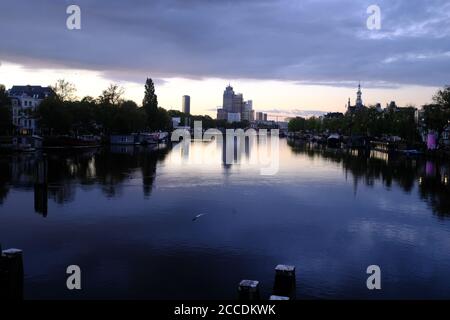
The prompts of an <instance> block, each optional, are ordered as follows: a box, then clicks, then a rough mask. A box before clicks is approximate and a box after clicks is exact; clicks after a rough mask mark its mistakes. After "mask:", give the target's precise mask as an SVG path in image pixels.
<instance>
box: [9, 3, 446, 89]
mask: <svg viewBox="0 0 450 320" xmlns="http://www.w3.org/2000/svg"><path fill="white" fill-rule="evenodd" d="M0 1H1V2H0V3H1V8H0V28H1V30H2V31H3V36H2V40H1V41H0V60H5V61H10V62H15V63H20V64H22V65H26V66H27V67H31V68H36V67H42V68H44V67H52V68H55V67H62V68H77V69H89V70H96V71H101V72H103V73H104V75H105V77H108V78H111V79H122V80H126V81H133V82H138V83H142V82H143V79H145V77H146V76H148V75H151V76H152V77H155V78H170V77H185V78H194V79H197V78H208V77H217V78H223V79H235V78H248V79H278V80H292V81H296V82H299V83H302V84H325V85H332V86H348V85H351V86H354V83H352V81H357V80H361V81H364V83H365V86H366V87H367V86H371V85H372V86H374V87H395V86H399V85H405V84H418V85H426V86H442V85H444V84H446V83H449V82H450V81H449V73H450V2H449V1H448V0H428V1H427V0H386V1H379V0H373V1H364V0H363V1H362V0H355V1H349V0H323V1H317V0H316V1H313V0H296V1H290V0H233V1H225V0H222V1H218V0H153V1H143V0H134V1H112V0H108V1H100V0H96V1H87V0H79V1H55V0H39V1H31V0H30V1H22V0H14V1H6V0H0ZM69 4H78V5H79V6H80V7H81V10H82V29H81V30H75V31H70V30H67V29H66V18H67V14H66V7H67V6H68V5H69ZM371 4H377V5H379V6H380V8H381V10H382V11H381V12H382V29H381V30H379V31H376V30H374V31H371V30H368V29H367V28H366V20H367V17H368V14H367V13H366V9H367V7H368V6H369V5H371Z"/></svg>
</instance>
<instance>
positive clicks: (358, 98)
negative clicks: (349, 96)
mask: <svg viewBox="0 0 450 320" xmlns="http://www.w3.org/2000/svg"><path fill="white" fill-rule="evenodd" d="M361 97H362V92H361V83H359V84H358V91H357V92H356V104H355V107H357V108H360V107H362V106H363V102H362V98H361Z"/></svg>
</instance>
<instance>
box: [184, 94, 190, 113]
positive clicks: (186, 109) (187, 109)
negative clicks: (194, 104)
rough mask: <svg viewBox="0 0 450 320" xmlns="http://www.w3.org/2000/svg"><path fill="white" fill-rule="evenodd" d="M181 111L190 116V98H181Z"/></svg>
mask: <svg viewBox="0 0 450 320" xmlns="http://www.w3.org/2000/svg"><path fill="white" fill-rule="evenodd" d="M182 111H183V113H186V114H191V97H190V96H183V99H182Z"/></svg>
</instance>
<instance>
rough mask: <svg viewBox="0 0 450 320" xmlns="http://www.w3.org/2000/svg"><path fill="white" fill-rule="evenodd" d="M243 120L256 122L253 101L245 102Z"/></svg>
mask: <svg viewBox="0 0 450 320" xmlns="http://www.w3.org/2000/svg"><path fill="white" fill-rule="evenodd" d="M241 118H242V120H247V121H255V112H254V111H253V101H252V100H248V101H245V102H244V108H243V110H242V117H241Z"/></svg>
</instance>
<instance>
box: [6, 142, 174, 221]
mask: <svg viewBox="0 0 450 320" xmlns="http://www.w3.org/2000/svg"><path fill="white" fill-rule="evenodd" d="M168 151H169V150H168V148H167V147H166V146H159V147H158V148H156V147H129V146H125V147H118V148H116V147H112V148H111V149H110V150H109V149H107V148H105V149H89V150H71V151H60V152H52V153H48V154H43V153H30V154H16V155H10V156H5V157H2V158H1V159H0V172H1V173H2V174H1V177H0V205H1V204H2V203H3V201H4V200H5V198H6V197H7V196H8V193H9V190H10V188H14V189H17V190H33V191H34V210H35V212H36V213H39V214H41V215H42V216H44V217H46V216H47V213H48V199H49V198H50V199H52V200H53V201H55V202H56V203H58V204H63V203H65V202H71V201H73V200H74V199H75V192H76V189H77V187H76V186H77V185H78V184H81V185H82V186H86V187H89V186H91V185H100V186H101V190H102V191H103V192H104V194H105V195H106V196H117V195H118V194H120V193H121V188H122V186H123V184H124V183H126V182H127V181H128V180H129V178H130V177H131V176H137V177H139V178H142V185H143V194H144V196H146V197H148V196H149V195H150V194H151V191H152V187H153V183H154V179H155V176H156V168H157V163H158V161H162V160H164V158H165V157H166V155H167V154H168Z"/></svg>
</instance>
